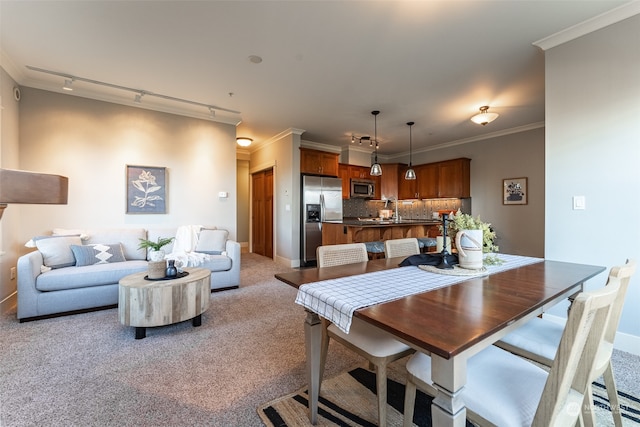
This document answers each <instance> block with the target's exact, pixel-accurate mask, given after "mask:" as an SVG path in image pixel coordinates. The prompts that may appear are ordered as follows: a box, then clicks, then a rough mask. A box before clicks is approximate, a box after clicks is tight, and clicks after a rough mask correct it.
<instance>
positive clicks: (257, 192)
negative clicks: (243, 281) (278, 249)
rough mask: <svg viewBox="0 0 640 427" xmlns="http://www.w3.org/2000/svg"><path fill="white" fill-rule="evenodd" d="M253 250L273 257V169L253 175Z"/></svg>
mask: <svg viewBox="0 0 640 427" xmlns="http://www.w3.org/2000/svg"><path fill="white" fill-rule="evenodd" d="M251 183H252V186H251V188H252V196H251V206H252V207H251V226H252V228H251V230H252V231H251V242H252V244H251V245H252V252H253V253H256V254H259V255H264V256H266V257H269V258H273V169H268V170H265V171H260V172H256V173H254V174H252V175H251Z"/></svg>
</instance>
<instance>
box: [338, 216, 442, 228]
mask: <svg viewBox="0 0 640 427" xmlns="http://www.w3.org/2000/svg"><path fill="white" fill-rule="evenodd" d="M326 222H327V223H331V224H342V225H347V226H354V227H380V226H385V227H389V226H395V225H420V224H422V225H438V224H442V221H437V220H433V219H401V220H399V221H396V220H392V219H389V220H381V219H379V218H367V219H364V218H363V219H358V218H355V219H348V218H345V219H343V220H342V221H326Z"/></svg>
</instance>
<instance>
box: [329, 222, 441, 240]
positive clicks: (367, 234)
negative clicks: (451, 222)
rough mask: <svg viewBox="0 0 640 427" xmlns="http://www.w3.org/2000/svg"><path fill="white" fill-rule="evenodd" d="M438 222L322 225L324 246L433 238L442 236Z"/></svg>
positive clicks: (330, 223)
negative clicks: (411, 238) (407, 238)
mask: <svg viewBox="0 0 640 427" xmlns="http://www.w3.org/2000/svg"><path fill="white" fill-rule="evenodd" d="M440 224H442V222H441V221H437V220H426V219H409V220H399V221H395V220H379V219H373V218H372V219H364V220H362V219H354V220H349V219H345V220H342V221H328V222H323V223H322V244H323V245H337V244H342V243H366V242H380V241H384V240H390V239H403V238H405V237H416V238H419V237H433V238H435V237H436V236H437V235H439V234H440V230H439V229H438V225H440Z"/></svg>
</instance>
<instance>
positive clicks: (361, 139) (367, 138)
mask: <svg viewBox="0 0 640 427" xmlns="http://www.w3.org/2000/svg"><path fill="white" fill-rule="evenodd" d="M356 141H358V144H360V145H362V141H369V146H370V147H372V146H373V144H372V143H371V137H370V136H360V137H357V136H355V135H353V134H351V143H352V144H354V143H355V142H356Z"/></svg>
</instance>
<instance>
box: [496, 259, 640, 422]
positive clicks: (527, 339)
mask: <svg viewBox="0 0 640 427" xmlns="http://www.w3.org/2000/svg"><path fill="white" fill-rule="evenodd" d="M635 271H636V261H635V260H628V261H627V263H626V264H625V265H623V266H619V267H613V268H612V269H611V272H610V273H609V278H611V277H616V278H617V279H619V280H620V291H619V292H618V296H617V297H616V301H615V303H614V305H613V308H612V310H611V319H610V321H609V324H608V326H607V330H606V332H605V336H604V342H603V344H602V345H601V346H600V347H599V348H598V354H597V356H596V366H595V368H594V371H593V373H592V375H591V382H593V381H595V380H597V379H598V378H599V377H600V376H602V377H603V378H604V384H605V387H606V389H607V395H608V397H609V404H610V407H611V414H612V415H613V420H614V423H615V426H616V427H622V416H621V415H620V402H619V399H618V391H617V388H616V382H615V378H614V377H613V367H612V366H611V355H612V353H613V342H614V340H615V336H616V331H617V329H618V324H619V323H620V316H621V315H622V308H623V306H624V301H625V296H626V293H627V288H628V286H629V281H630V280H631V276H633V274H634V273H635ZM563 330H564V326H563V325H561V324H558V323H555V322H552V321H550V320H547V319H545V318H540V317H536V318H533V319H531V320H530V321H529V322H527V323H526V324H524V325H523V326H522V327H520V328H518V329H516V330H515V331H513V332H512V333H510V334H508V335H507V336H505V337H503V338H502V340H500V341H498V342H497V343H496V345H497V346H498V347H501V348H503V349H505V350H508V351H510V352H511V353H514V354H517V355H519V356H523V357H526V358H528V359H531V360H534V361H536V362H538V363H541V364H543V365H545V366H551V365H552V364H553V360H554V358H555V356H556V352H557V349H558V345H559V343H560V338H561V337H562V332H563ZM591 382H590V383H589V393H588V394H587V396H585V401H584V405H583V411H584V414H583V415H584V422H585V425H586V426H593V425H595V420H594V419H593V414H594V405H593V399H592V398H591V395H592V390H591Z"/></svg>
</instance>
